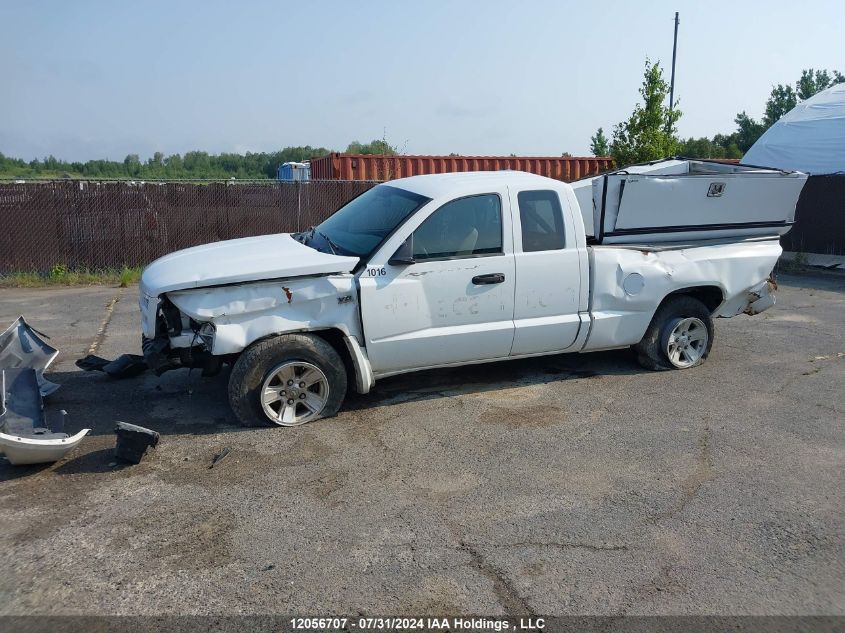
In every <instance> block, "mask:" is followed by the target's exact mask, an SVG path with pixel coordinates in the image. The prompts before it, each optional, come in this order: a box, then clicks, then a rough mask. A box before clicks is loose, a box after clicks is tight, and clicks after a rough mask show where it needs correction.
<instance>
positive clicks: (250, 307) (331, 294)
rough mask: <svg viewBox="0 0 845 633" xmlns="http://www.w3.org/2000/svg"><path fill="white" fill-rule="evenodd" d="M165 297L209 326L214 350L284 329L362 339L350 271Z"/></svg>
mask: <svg viewBox="0 0 845 633" xmlns="http://www.w3.org/2000/svg"><path fill="white" fill-rule="evenodd" d="M167 297H168V299H170V301H171V302H172V303H173V305H175V306H176V307H177V308H178V309H179V310H180V311H181V312H182V313H183V314H185V315H187V316H188V317H190V318H191V319H193V320H194V321H196V322H198V323H212V324H213V325H214V340H213V343H212V349H211V352H212V353H213V354H214V355H223V354H235V353H238V352H241V351H242V350H243V349H244V348H246V347H247V346H249V345H250V344H251V343H253V342H254V341H257V340H258V339H261V338H264V337H266V336H271V335H274V334H282V333H286V332H302V331H313V330H324V329H329V328H333V329H338V330H340V331H341V332H343V333H344V334H345V335H347V336H357V337H358V339H359V340H360V339H361V338H362V337H361V325H360V319H359V318H358V300H357V297H358V293H357V290H356V287H355V279H354V277H353V276H352V275H346V274H343V275H328V276H322V277H309V278H299V279H290V280H279V281H273V282H260V283H249V284H238V285H233V286H220V287H216V288H198V289H195V290H185V291H179V292H171V293H168V295H167Z"/></svg>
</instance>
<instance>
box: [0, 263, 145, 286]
mask: <svg viewBox="0 0 845 633" xmlns="http://www.w3.org/2000/svg"><path fill="white" fill-rule="evenodd" d="M142 270H143V269H142V268H141V267H140V266H138V267H133V268H128V267H126V266H124V267H123V268H105V269H101V270H90V269H87V268H82V269H71V268H68V267H67V266H64V265H62V264H56V265H55V266H53V268H52V269H51V270H50V271H49V272H37V271H36V272H14V273H7V274H0V288H44V287H47V286H94V285H107V286H112V285H118V286H120V287H121V288H125V287H126V286H128V285H130V284H134V283H138V280H139V279H140V278H141V271H142Z"/></svg>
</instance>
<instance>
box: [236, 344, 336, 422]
mask: <svg viewBox="0 0 845 633" xmlns="http://www.w3.org/2000/svg"><path fill="white" fill-rule="evenodd" d="M346 382H347V379H346V367H345V366H344V364H343V360H342V359H341V357H340V355H339V354H338V353H337V352H336V351H335V349H334V348H333V347H332V346H331V345H329V344H328V343H327V342H326V341H325V340H324V339H322V338H320V337H319V336H314V335H312V334H285V335H282V336H275V337H273V338H270V339H265V340H262V341H258V342H257V343H253V344H252V345H250V346H249V347H248V348H247V349H246V350H244V352H243V353H242V354H241V356H240V358H238V360H237V362H236V363H235V366H234V367H233V368H232V374H231V376H230V377H229V404H230V405H231V407H232V411H233V412H234V413H235V416H237V418H238V420H239V421H240V422H241V424H243V425H244V426H299V425H301V424H305V423H306V422H313V421H314V420H319V419H321V418H329V417H332V416H333V415H335V414H336V413H337V412H338V410H339V409H340V405H341V404H342V403H343V399H344V397H345V396H346Z"/></svg>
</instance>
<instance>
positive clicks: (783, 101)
mask: <svg viewBox="0 0 845 633" xmlns="http://www.w3.org/2000/svg"><path fill="white" fill-rule="evenodd" d="M797 105H798V95H797V94H795V90H793V89H792V86H784V85H782V84H778V85H777V86H775V87H774V88H772V92H771V94H770V95H769V99H768V100H767V101H766V113H765V114H764V115H763V125H764V126H766V128H767V129H768V128H770V127H771V126H772V125H774V124H775V122H777V120H778V119H780V118H781V117H782V116H783V115H784V114H786V113H787V112H789V111H790V110H792V108H794V107H795V106H797Z"/></svg>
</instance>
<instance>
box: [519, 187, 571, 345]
mask: <svg viewBox="0 0 845 633" xmlns="http://www.w3.org/2000/svg"><path fill="white" fill-rule="evenodd" d="M510 195H511V208H512V209H513V216H514V259H515V269H516V279H517V285H516V298H515V302H514V340H513V349H512V350H511V354H512V355H513V356H519V355H523V354H540V353H544V352H552V351H563V350H566V349H567V348H569V347H571V346H572V345H573V343H574V342H575V340H576V337H577V336H578V330H579V328H580V326H581V317H580V315H579V304H580V300H581V296H580V295H581V283H582V274H581V265H582V262H581V252H580V251H579V249H578V247H577V239H576V235H575V226H574V223H573V222H572V216H571V214H569V213H563V208H562V203H563V204H567V200H566V199H565V198H564V199H563V200H562V199H561V195H560V194H559V193H558V192H557V191H555V190H553V189H524V190H512V191H511V194H510Z"/></svg>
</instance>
